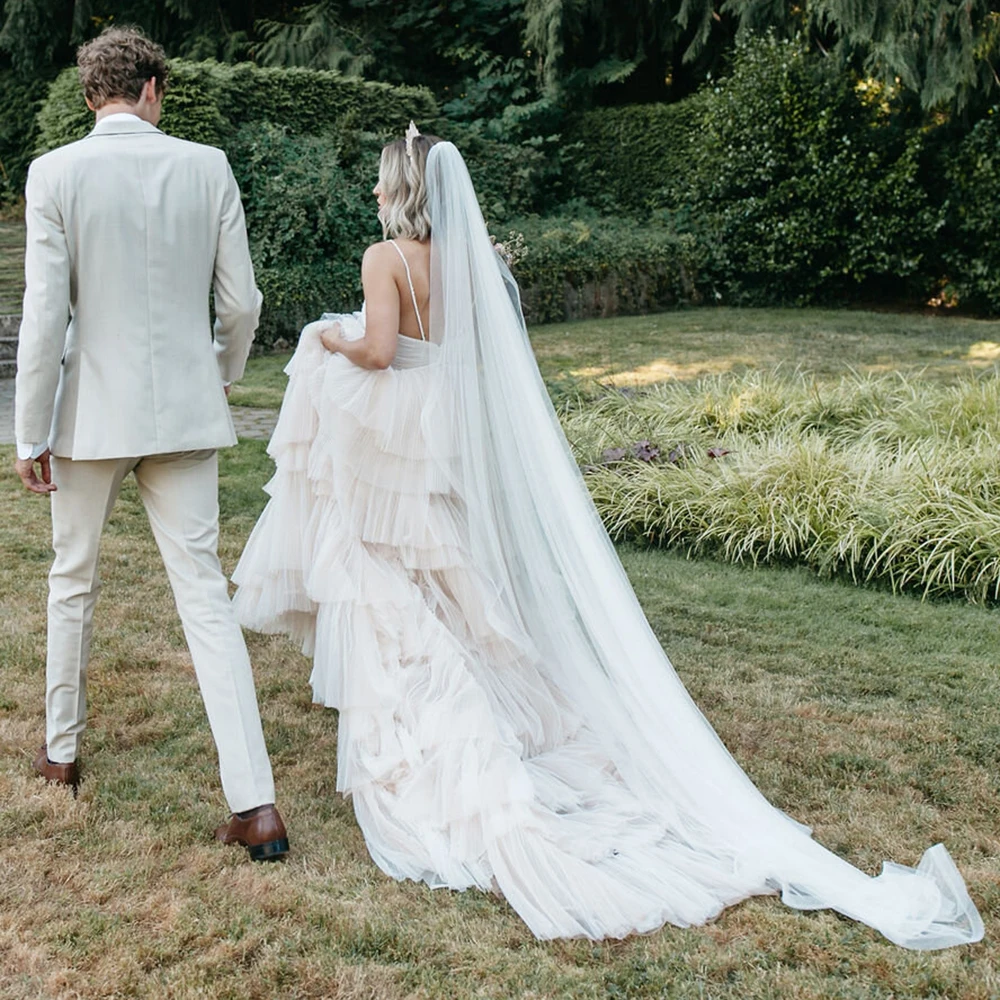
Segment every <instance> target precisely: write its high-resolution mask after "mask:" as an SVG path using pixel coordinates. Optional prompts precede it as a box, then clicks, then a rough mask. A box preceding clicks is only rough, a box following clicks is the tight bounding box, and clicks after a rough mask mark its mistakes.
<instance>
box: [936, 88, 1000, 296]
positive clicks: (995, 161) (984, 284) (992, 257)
mask: <svg viewBox="0 0 1000 1000" xmlns="http://www.w3.org/2000/svg"><path fill="white" fill-rule="evenodd" d="M950 153H951V155H950V156H947V154H946V158H947V168H946V171H945V189H946V191H947V206H948V229H947V230H946V232H945V237H944V239H943V240H942V246H943V247H944V252H943V257H944V263H945V265H946V267H947V281H948V285H949V286H950V291H951V292H953V293H954V294H955V295H957V297H958V300H959V302H960V303H961V304H962V305H963V306H966V307H971V308H973V309H976V310H981V311H984V312H989V313H994V314H996V313H1000V237H998V235H997V229H998V225H1000V190H998V188H997V178H998V176H1000V106H998V107H995V108H992V109H991V110H990V112H989V114H987V116H986V117H985V118H983V119H982V120H981V121H979V122H978V123H977V124H976V126H975V127H974V128H973V129H972V131H971V132H970V133H969V134H968V135H967V136H966V137H965V138H964V139H963V140H962V142H961V143H960V144H959V145H958V146H957V148H953V149H952V150H951V151H950Z"/></svg>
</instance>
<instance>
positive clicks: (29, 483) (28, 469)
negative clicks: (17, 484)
mask: <svg viewBox="0 0 1000 1000" xmlns="http://www.w3.org/2000/svg"><path fill="white" fill-rule="evenodd" d="M51 459H52V456H51V454H50V452H49V451H48V450H46V451H43V452H42V453H41V455H39V456H38V458H35V459H31V458H24V459H21V458H19V459H17V460H16V461H15V462H14V468H15V469H16V470H17V474H18V475H19V476H20V477H21V482H22V483H24V486H25V489H28V490H30V491H31V492H32V493H53V492H55V490H56V489H58V487H57V486H56V484H55V483H54V482H52V462H51ZM36 463H37V464H38V466H39V468H40V469H41V473H42V477H41V479H39V478H38V474H37V473H36V472H35V464H36Z"/></svg>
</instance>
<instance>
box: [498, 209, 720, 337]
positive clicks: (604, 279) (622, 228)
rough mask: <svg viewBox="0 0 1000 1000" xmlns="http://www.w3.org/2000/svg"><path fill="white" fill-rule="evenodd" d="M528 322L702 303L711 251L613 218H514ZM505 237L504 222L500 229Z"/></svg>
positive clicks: (660, 230)
mask: <svg viewBox="0 0 1000 1000" xmlns="http://www.w3.org/2000/svg"><path fill="white" fill-rule="evenodd" d="M513 229H514V230H515V231H516V232H519V233H521V234H522V235H523V236H524V241H525V247H526V252H525V255H524V257H523V259H522V260H521V261H520V262H519V263H518V264H517V266H516V267H515V274H516V276H517V279H518V282H519V284H520V286H521V299H522V304H523V306H524V314H525V319H526V320H527V321H528V322H529V323H552V322H558V321H561V320H566V319H586V318H590V317H596V316H624V315H631V314H636V313H647V312H656V311H658V310H662V309H666V308H670V307H672V306H677V305H682V304H687V303H696V302H700V301H702V299H703V298H704V294H705V288H704V287H703V283H702V280H701V268H702V265H703V260H704V255H703V253H702V252H701V250H700V248H699V245H698V242H697V241H696V240H695V239H693V238H692V237H690V236H685V235H677V234H675V233H672V232H670V231H668V230H667V229H664V228H662V227H657V226H638V225H636V224H635V223H633V222H630V221H619V220H614V219H607V218H596V217H595V218H592V219H578V218H570V217H562V218H558V217H557V218H547V219H543V218H531V219H525V220H520V221H515V222H514V224H513ZM496 230H497V231H496V235H497V236H498V237H499V238H500V239H501V240H502V239H503V238H504V236H505V235H506V233H505V231H504V227H496Z"/></svg>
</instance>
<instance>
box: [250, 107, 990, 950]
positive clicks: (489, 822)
mask: <svg viewBox="0 0 1000 1000" xmlns="http://www.w3.org/2000/svg"><path fill="white" fill-rule="evenodd" d="M375 194H376V196H377V198H378V203H379V217H380V219H381V221H382V225H383V229H384V232H385V235H386V237H387V240H386V241H385V242H383V243H379V244H376V245H374V246H372V247H370V248H369V249H368V251H367V252H366V254H365V257H364V264H363V266H362V280H363V284H364V291H365V307H364V309H363V310H362V312H361V313H357V314H354V315H341V316H325V317H324V319H323V320H321V321H318V322H315V323H311V324H309V325H308V326H307V327H306V328H305V329H304V330H303V331H302V336H301V340H300V343H299V346H298V349H297V350H296V352H295V356H294V357H293V358H292V360H291V362H290V363H289V366H288V369H287V371H288V374H289V375H290V382H289V385H288V390H287V393H286V396H285V400H284V404H283V406H282V410H281V416H280V419H279V421H278V425H277V428H276V430H275V432H274V436H273V437H272V439H271V443H270V446H269V451H270V454H271V455H272V456H273V458H274V460H275V462H276V465H277V471H276V474H275V476H274V478H273V479H272V481H271V482H270V483H269V484H268V487H267V489H268V492H269V493H270V495H271V499H270V501H269V503H268V506H267V508H266V510H265V511H264V513H263V515H262V517H261V519H260V521H259V523H258V524H257V526H256V527H255V529H254V531H253V534H252V535H251V537H250V540H249V542H248V543H247V547H246V551H245V552H244V553H243V557H242V559H241V560H240V563H239V566H238V567H237V570H236V573H235V574H234V580H235V582H236V583H237V584H238V586H239V589H238V592H237V595H236V599H235V600H236V605H237V609H238V613H239V615H240V617H241V620H242V621H243V623H244V624H245V625H247V626H248V627H250V628H253V629H257V630H261V631H269V632H271V631H281V632H286V633H288V634H289V635H291V636H292V637H293V638H294V639H295V640H296V641H297V642H298V643H300V644H301V646H302V649H303V650H304V652H305V653H306V654H307V655H310V656H312V658H313V671H312V687H313V692H314V699H315V700H316V701H317V702H320V703H322V704H324V705H328V706H331V707H333V708H336V709H338V710H339V713H340V715H339V731H338V753H337V787H338V789H339V790H340V791H341V792H342V793H343V794H344V795H349V796H351V798H352V799H353V802H354V810H355V814H356V816H357V820H358V823H359V825H360V827H361V830H362V832H363V833H364V837H365V841H366V843H367V845H368V849H369V851H370V852H371V855H372V858H373V859H374V861H375V863H376V864H377V865H378V866H379V867H380V868H381V869H382V870H383V871H384V872H386V873H387V874H388V875H391V876H392V877H394V878H397V879H419V880H423V881H424V882H426V883H427V884H428V885H430V886H434V887H439V886H440V887H444V886H447V887H449V888H452V889H466V888H470V887H473V886H475V887H478V888H480V889H484V890H490V889H499V891H501V892H502V893H503V894H504V896H505V897H506V898H507V900H508V901H509V902H510V904H511V906H513V907H514V909H515V910H516V911H517V912H518V913H519V914H520V916H521V917H522V918H523V920H524V921H525V922H526V923H527V925H528V926H529V927H530V929H531V930H532V932H533V933H534V934H535V935H536V936H537V937H539V938H557V937H579V936H582V937H587V938H594V939H598V938H605V937H615V938H620V937H624V936H625V935H628V934H633V933H637V932H643V931H651V930H654V929H655V928H657V927H660V926H661V925H662V924H664V923H667V922H669V923H672V924H676V925H678V926H682V927H683V926H688V925H692V924H702V923H704V922H705V921H707V920H710V919H712V918H713V917H714V916H716V915H717V914H718V913H719V912H720V911H721V910H722V909H723V908H724V907H726V906H729V905H730V904H732V903H735V902H737V901H738V900H741V899H744V898H746V897H747V896H751V895H757V894H763V893H774V892H780V893H781V897H782V899H783V900H784V902H785V903H787V904H788V905H789V906H793V907H797V908H801V909H813V908H823V907H830V908H832V909H835V910H837V911H839V912H840V913H843V914H846V915H847V916H850V917H853V918H855V919H857V920H861V921H864V922H865V923H867V924H870V925H871V926H872V927H874V928H876V929H878V930H879V931H881V932H882V933H883V934H884V935H885V936H886V937H887V938H889V939H890V940H892V941H894V942H896V943H897V944H900V945H903V946H904V947H908V948H921V949H929V948H943V947H947V946H949V945H957V944H965V943H969V942H974V941H978V940H980V939H981V938H982V935H983V925H982V921H981V919H980V916H979V913H978V912H977V910H976V908H975V906H974V904H973V903H972V901H971V899H970V898H969V896H968V893H967V891H966V888H965V884H964V882H963V880H962V877H961V875H960V874H959V873H958V871H957V869H956V867H955V865H954V863H953V862H952V860H951V857H950V855H949V854H948V852H947V851H946V850H945V848H944V846H943V845H941V844H938V845H936V846H934V847H931V848H930V849H929V850H928V851H927V852H926V853H925V854H924V856H923V859H922V860H921V861H920V864H919V865H918V866H917V868H915V869H913V868H907V867H903V866H900V865H896V864H892V863H890V862H887V863H886V864H885V865H884V867H883V871H882V873H881V874H880V875H879V876H878V877H877V878H873V877H870V876H868V875H865V874H864V873H862V872H861V871H859V870H857V869H856V868H853V867H852V866H851V865H849V864H848V863H847V862H845V861H843V860H842V859H840V858H838V857H837V856H836V855H834V854H832V853H831V852H829V851H828V850H826V849H825V848H823V847H821V846H820V845H819V844H817V843H816V842H815V841H814V840H813V839H812V838H811V836H810V831H809V829H808V828H807V827H804V826H801V825H800V824H799V823H796V822H795V821H794V820H791V819H790V818H789V817H788V816H787V815H785V814H784V813H782V812H780V811H779V810H778V809H776V808H774V807H773V806H771V805H770V804H769V803H768V802H767V801H766V800H765V799H764V798H763V796H762V795H761V794H760V793H759V792H758V791H757V789H756V788H755V787H754V786H753V785H752V784H751V782H750V780H749V779H748V778H747V777H746V775H744V774H743V772H742V771H741V770H740V768H739V766H738V765H737V764H736V762H735V761H734V760H733V758H732V757H731V756H730V755H729V753H728V752H727V750H726V748H725V747H724V746H723V745H722V743H721V742H720V740H719V739H718V737H717V736H716V735H715V732H714V731H713V730H712V728H711V727H710V726H709V724H708V722H707V721H706V720H705V719H704V717H703V716H702V715H701V713H700V712H699V711H698V709H697V707H696V706H695V705H694V703H693V702H692V701H691V698H690V697H689V695H688V694H687V692H686V691H685V689H684V687H683V686H682V684H681V683H680V681H679V679H678V678H677V676H676V674H675V673H674V670H673V668H672V667H671V665H670V662H669V661H668V659H667V657H666V655H665V654H664V652H663V650H662V649H661V647H660V645H659V643H658V642H657V640H656V637H655V636H654V634H653V632H652V630H651V629H650V627H649V625H648V624H647V622H646V619H645V617H644V616H643V613H642V610H641V608H640V607H639V604H638V601H637V600H636V597H635V595H634V593H633V591H632V589H631V586H630V585H629V582H628V579H627V577H626V576H625V573H624V570H623V569H622V566H621V564H620V563H619V561H618V558H617V555H616V553H615V550H614V547H613V546H612V544H611V542H610V540H609V539H608V536H607V534H606V533H605V531H604V529H603V526H602V524H601V522H600V520H599V518H598V516H597V513H596V511H595V509H594V507H593V505H592V504H591V501H590V498H589V496H588V494H587V491H586V488H585V486H584V483H583V480H582V478H581V476H580V473H579V472H578V470H577V467H576V464H575V462H574V460H573V457H572V455H571V453H570V450H569V447H568V445H567V443H566V440H565V438H564V437H563V434H562V431H561V429H560V426H559V423H558V421H557V419H556V416H555V413H554V412H553V409H552V406H551V405H550V403H549V399H548V396H547V394H546V391H545V387H544V384H543V383H542V380H541V377H540V376H539V373H538V369H537V367H536V365H535V361H534V357H533V355H532V352H531V348H530V345H529V342H528V337H527V334H526V331H525V327H524V320H523V318H522V315H521V310H520V306H519V300H518V295H517V287H516V285H515V283H514V280H513V278H512V277H511V275H510V272H509V271H508V270H507V268H506V267H505V266H504V264H503V263H502V262H501V260H500V258H499V257H498V255H497V253H496V252H495V250H494V248H493V246H492V245H491V241H490V238H489V235H488V234H487V231H486V227H485V225H484V223H483V219H482V215H481V214H480V211H479V206H478V203H477V201H476V195H475V192H474V190H473V187H472V182H471V181H470V179H469V174H468V171H467V169H466V166H465V163H464V161H463V159H462V157H461V155H460V154H459V152H458V150H457V149H456V148H455V146H453V145H452V144H451V143H449V142H441V141H439V140H437V139H435V138H433V137H430V136H424V135H420V134H419V133H417V132H416V129H415V128H413V126H412V125H411V130H410V132H408V133H407V138H406V140H405V141H404V140H399V141H397V142H393V143H390V144H389V145H388V146H386V147H385V149H384V150H383V152H382V161H381V168H380V172H379V181H378V185H377V187H376V188H375Z"/></svg>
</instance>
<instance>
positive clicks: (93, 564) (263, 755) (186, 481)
mask: <svg viewBox="0 0 1000 1000" xmlns="http://www.w3.org/2000/svg"><path fill="white" fill-rule="evenodd" d="M52 474H53V478H54V479H55V481H56V482H57V483H58V485H59V489H58V490H57V491H56V492H55V493H53V494H52V528H53V532H52V534H53V539H52V540H53V548H54V549H55V552H56V558H55V562H54V563H53V565H52V571H51V573H50V574H49V627H48V657H47V663H46V681H47V685H46V687H47V693H46V699H45V709H46V720H47V724H46V737H47V740H46V742H47V745H48V755H49V759H50V760H53V761H60V762H69V761H72V760H76V757H77V753H78V751H79V743H80V737H81V736H82V734H83V731H84V728H85V725H86V701H87V699H86V693H87V661H88V658H89V652H90V637H91V631H92V624H93V617H94V607H95V605H96V604H97V597H98V594H99V592H100V578H99V576H98V571H97V559H98V550H99V547H100V539H101V533H102V531H103V529H104V525H105V523H106V522H107V519H108V517H109V516H110V514H111V509H112V507H114V504H115V500H116V499H117V497H118V492H119V490H120V489H121V485H122V482H123V481H124V480H125V478H126V476H128V475H129V474H133V475H134V476H135V480H136V484H137V485H138V487H139V495H140V496H141V497H142V502H143V504H144V505H145V507H146V513H147V514H148V516H149V523H150V525H151V526H152V529H153V535H154V537H155V538H156V544H157V545H158V546H159V549H160V554H161V555H162V557H163V563H164V566H166V569H167V576H168V577H169V579H170V585H171V587H172V588H173V592H174V599H175V601H176V604H177V610H178V612H179V614H180V618H181V624H182V625H183V626H184V636H185V638H186V639H187V643H188V647H189V649H190V650H191V659H192V660H193V662H194V669H195V674H196V676H197V678H198V683H199V685H200V687H201V694H202V698H203V699H204V702H205V710H206V712H207V714H208V721H209V724H210V726H211V729H212V735H213V736H214V737H215V743H216V746H217V747H218V751H219V771H220V775H221V778H222V788H223V792H224V793H225V796H226V800H227V802H228V803H229V807H230V809H232V810H233V811H234V812H242V811H244V810H247V809H253V808H254V807H255V806H259V805H263V804H264V803H268V802H273V801H274V782H273V780H272V776H271V765H270V762H269V761H268V757H267V749H266V747H265V745H264V734H263V732H262V729H261V723H260V715H259V714H258V711H257V695H256V692H255V690H254V684H253V674H252V672H251V668H250V660H249V657H248V656H247V650H246V644H245V643H244V641H243V634H242V632H241V631H240V627H239V625H238V624H237V623H236V619H235V617H234V615H233V613H232V605H231V603H230V600H229V587H228V584H227V582H226V578H225V576H224V574H223V573H222V569H221V567H220V565H219V559H218V556H217V555H216V546H217V544H218V538H219V501H218V453H217V452H215V451H196V452H187V453H181V454H176V455H153V456H149V457H147V458H122V459H104V460H98V461H86V462H80V461H74V460H72V459H63V458H53V460H52ZM136 683H137V684H141V683H142V678H141V677H137V678H136Z"/></svg>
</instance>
